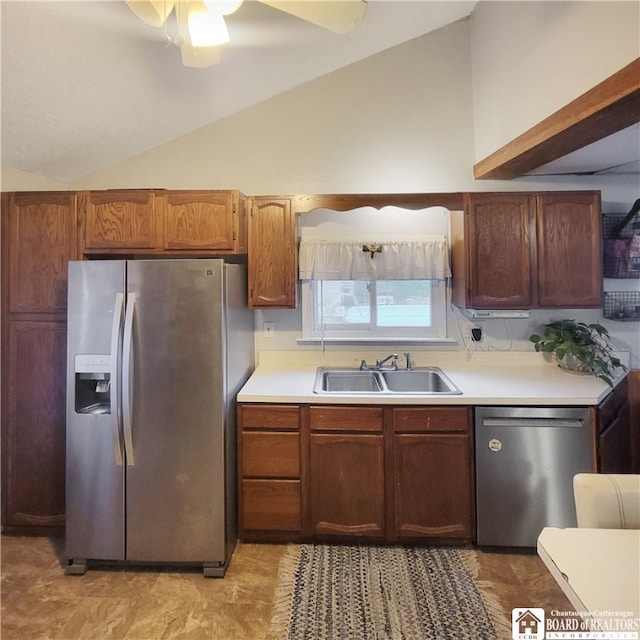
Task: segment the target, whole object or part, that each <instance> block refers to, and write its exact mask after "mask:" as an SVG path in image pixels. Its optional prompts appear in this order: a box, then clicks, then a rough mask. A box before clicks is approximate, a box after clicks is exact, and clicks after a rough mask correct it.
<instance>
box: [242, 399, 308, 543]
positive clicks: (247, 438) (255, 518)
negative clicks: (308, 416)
mask: <svg viewBox="0 0 640 640" xmlns="http://www.w3.org/2000/svg"><path fill="white" fill-rule="evenodd" d="M238 451H239V465H238V474H239V480H238V485H239V495H238V503H239V515H240V517H239V528H240V537H241V538H247V539H249V538H252V537H257V538H258V539H260V538H262V539H264V538H265V537H266V538H269V537H273V536H275V537H276V538H277V537H280V538H282V539H287V538H288V537H289V536H291V535H295V534H301V532H302V492H301V475H300V474H301V457H300V408H299V407H298V406H296V405H277V404H274V405H263V404H240V405H238Z"/></svg>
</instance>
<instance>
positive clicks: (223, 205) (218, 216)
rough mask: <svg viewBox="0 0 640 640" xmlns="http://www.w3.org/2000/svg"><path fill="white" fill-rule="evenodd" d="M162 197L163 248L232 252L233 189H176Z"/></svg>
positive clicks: (233, 231)
mask: <svg viewBox="0 0 640 640" xmlns="http://www.w3.org/2000/svg"><path fill="white" fill-rule="evenodd" d="M161 198H162V201H163V210H164V244H163V247H164V249H178V250H207V251H227V252H232V251H233V249H234V240H235V229H234V202H233V192H231V191H175V192H169V193H166V194H164V195H163V196H161Z"/></svg>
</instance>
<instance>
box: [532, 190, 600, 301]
mask: <svg viewBox="0 0 640 640" xmlns="http://www.w3.org/2000/svg"><path fill="white" fill-rule="evenodd" d="M536 201H537V217H536V229H537V245H538V249H537V250H538V304H539V306H540V307H562V308H568V307H580V308H586V307H600V306H601V305H602V249H601V235H602V234H601V214H600V196H599V194H598V193H597V192H550V193H545V194H540V195H538V196H537V197H536Z"/></svg>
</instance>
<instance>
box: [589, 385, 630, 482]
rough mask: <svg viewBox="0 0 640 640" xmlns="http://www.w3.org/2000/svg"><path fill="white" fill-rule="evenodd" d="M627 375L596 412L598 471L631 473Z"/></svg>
mask: <svg viewBox="0 0 640 640" xmlns="http://www.w3.org/2000/svg"><path fill="white" fill-rule="evenodd" d="M630 409H631V404H630V402H629V379H628V377H626V378H625V379H624V380H622V381H621V382H620V383H618V385H617V386H616V387H615V389H613V390H612V391H611V393H610V394H609V395H608V396H607V397H606V398H605V399H604V400H603V401H602V402H601V403H600V405H599V406H598V407H597V410H596V411H595V415H596V434H597V449H596V450H597V465H598V472H599V473H632V471H633V436H634V432H633V429H632V424H633V423H632V422H631V410H630Z"/></svg>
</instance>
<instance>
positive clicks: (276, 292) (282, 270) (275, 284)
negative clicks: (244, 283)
mask: <svg viewBox="0 0 640 640" xmlns="http://www.w3.org/2000/svg"><path fill="white" fill-rule="evenodd" d="M248 242H249V258H248V265H249V269H248V271H249V306H251V307H253V308H256V309H257V308H267V309H268V308H271V309H293V308H295V306H296V279H297V266H296V265H297V257H296V225H295V214H294V213H293V211H292V209H291V201H290V200H289V199H280V200H274V199H271V198H263V197H259V198H252V199H251V213H250V216H249V233H248Z"/></svg>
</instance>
